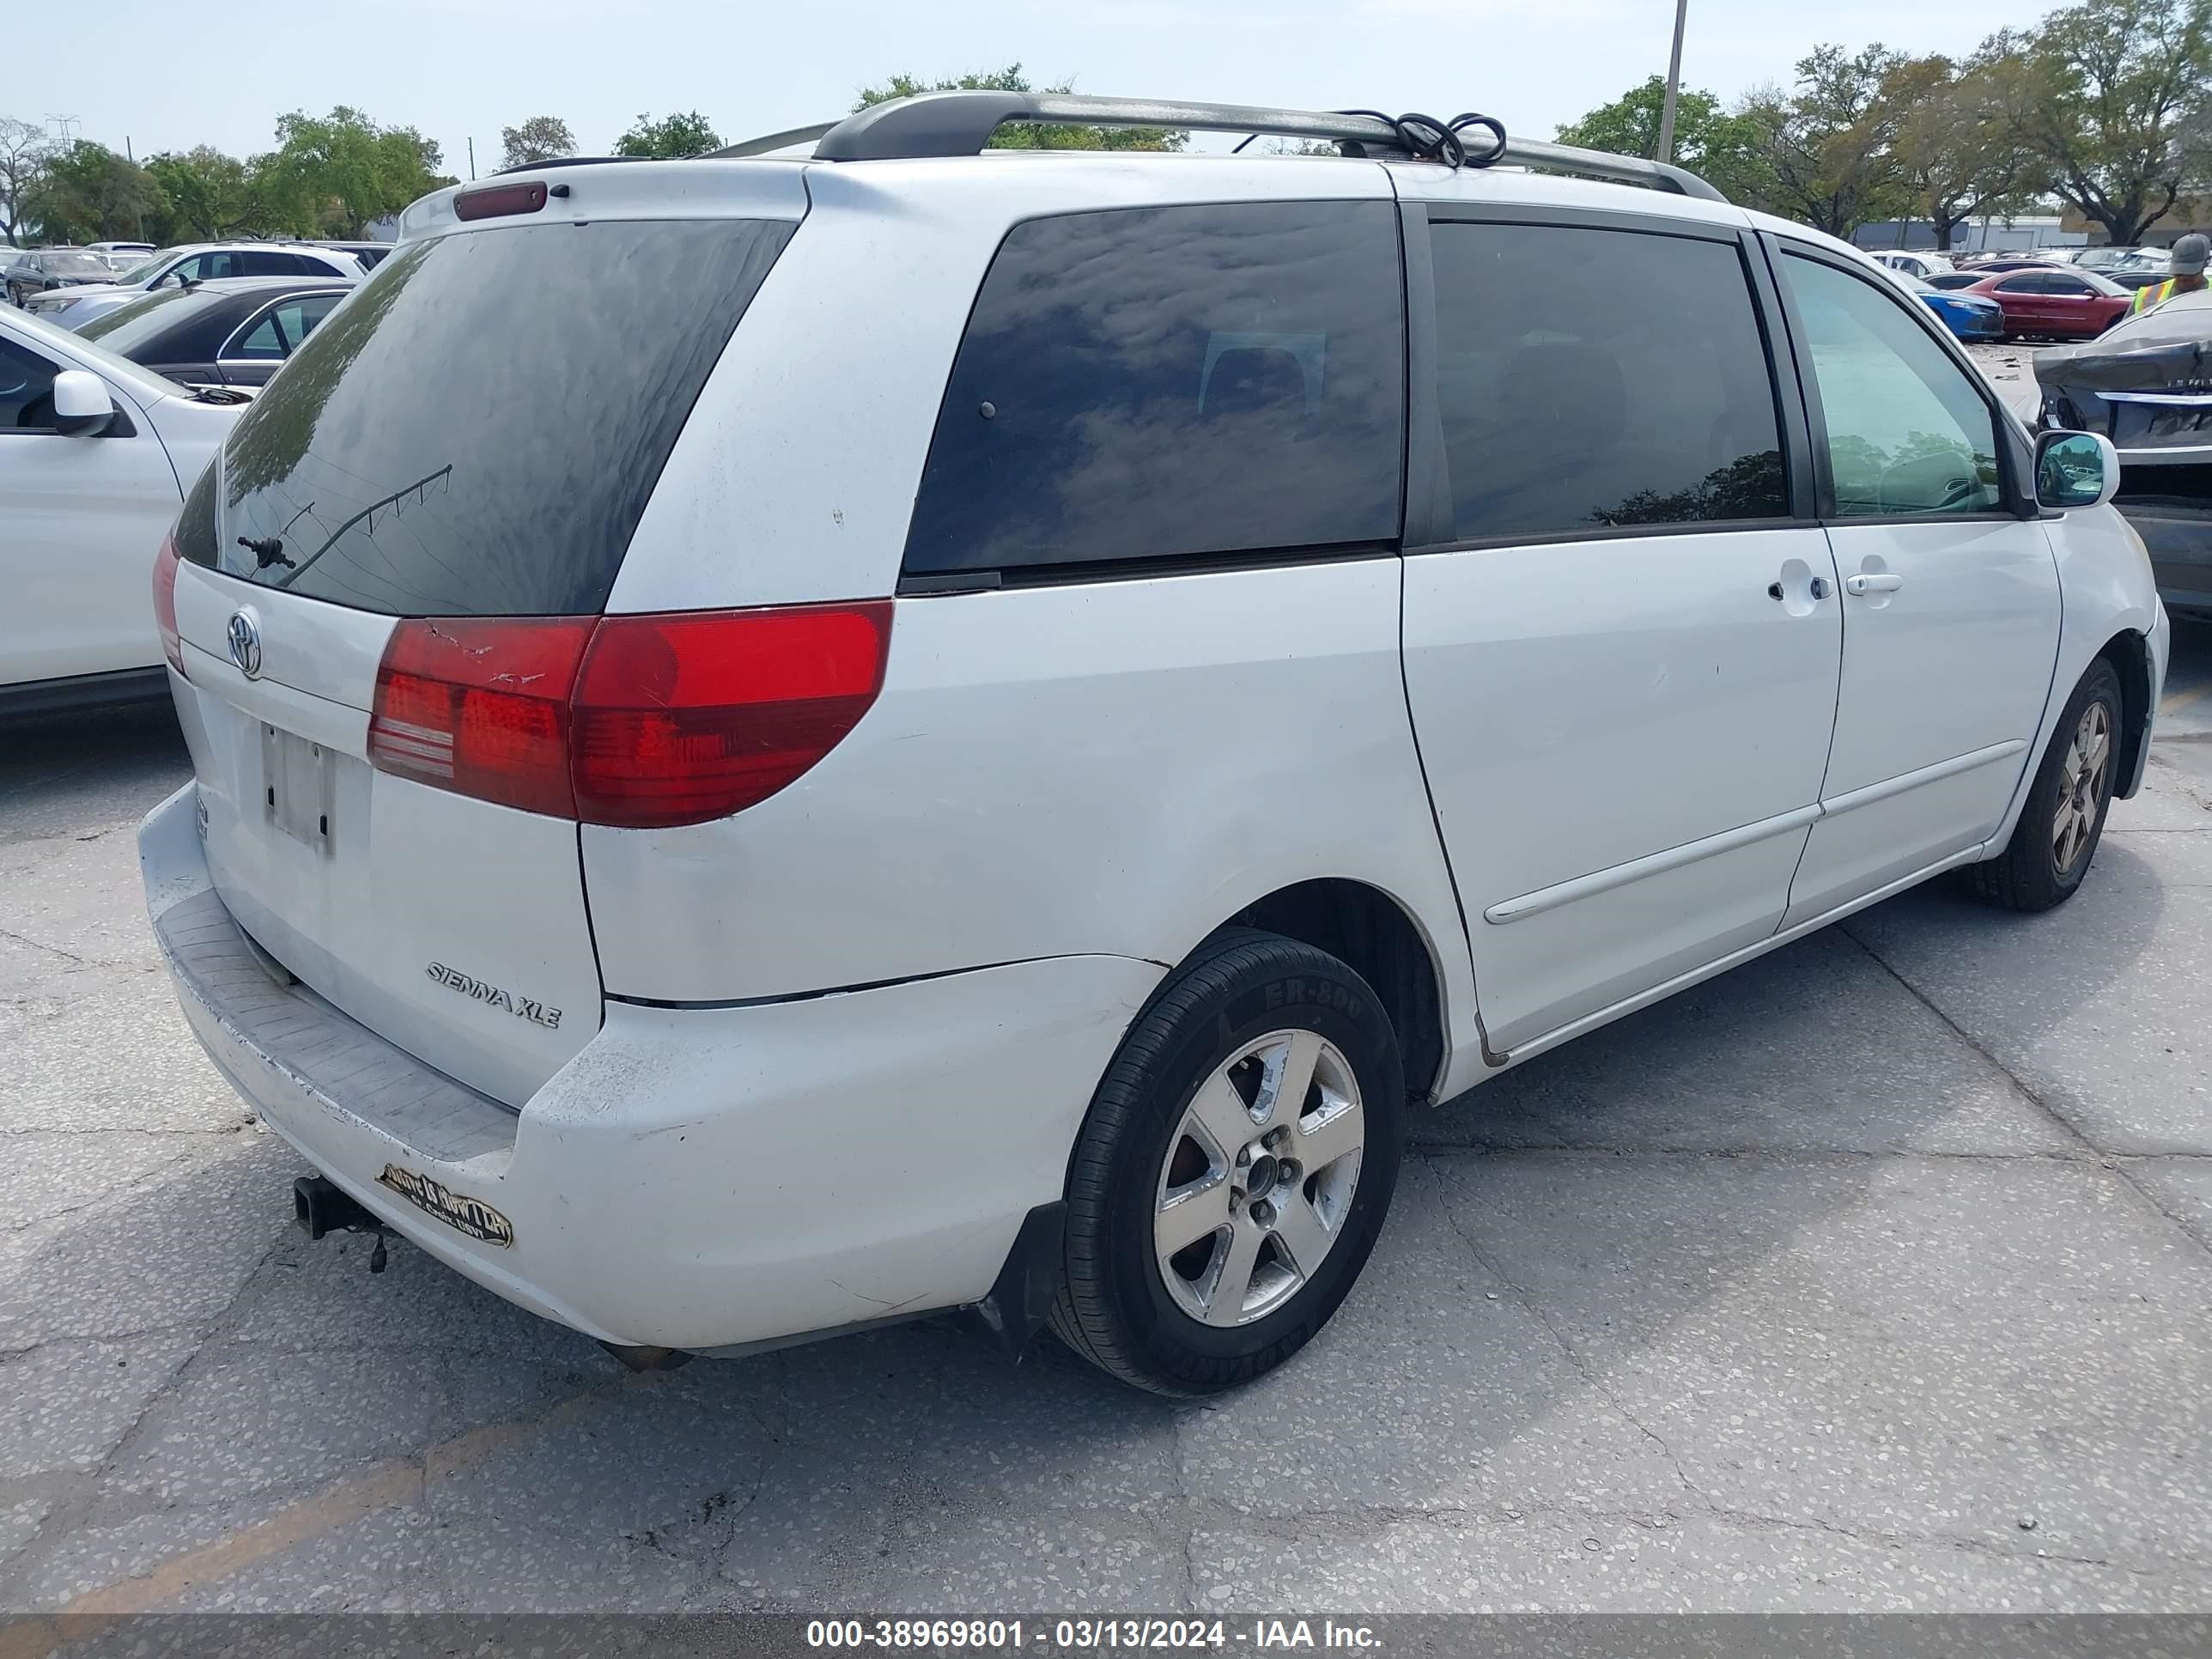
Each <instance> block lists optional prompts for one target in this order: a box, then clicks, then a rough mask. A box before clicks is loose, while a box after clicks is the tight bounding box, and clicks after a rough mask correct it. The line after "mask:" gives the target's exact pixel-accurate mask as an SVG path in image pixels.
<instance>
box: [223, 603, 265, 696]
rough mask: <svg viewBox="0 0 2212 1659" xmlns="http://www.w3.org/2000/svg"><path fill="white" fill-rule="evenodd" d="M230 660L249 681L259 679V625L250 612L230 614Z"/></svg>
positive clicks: (233, 612)
mask: <svg viewBox="0 0 2212 1659" xmlns="http://www.w3.org/2000/svg"><path fill="white" fill-rule="evenodd" d="M230 659H231V660H232V661H233V662H234V663H236V664H237V665H238V671H239V672H240V673H241V674H243V675H245V676H246V678H248V679H249V680H258V679H259V678H261V623H260V622H259V621H258V619H257V618H256V617H255V616H254V614H253V613H252V611H232V612H231V613H230Z"/></svg>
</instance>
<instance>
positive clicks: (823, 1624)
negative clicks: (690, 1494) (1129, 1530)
mask: <svg viewBox="0 0 2212 1659" xmlns="http://www.w3.org/2000/svg"><path fill="white" fill-rule="evenodd" d="M806 1644H807V1646H809V1647H810V1648H822V1649H831V1650H835V1649H840V1648H851V1649H861V1648H895V1649H896V1648H908V1649H914V1648H921V1649H935V1650H940V1651H946V1650H950V1651H957V1650H961V1649H963V1648H964V1649H966V1650H969V1651H970V1652H981V1653H992V1652H1018V1651H1021V1650H1030V1649H1033V1650H1038V1651H1045V1652H1058V1653H1105V1652H1112V1651H1131V1650H1174V1649H1184V1648H1212V1649H1219V1648H1225V1647H1231V1646H1235V1647H1246V1648H1258V1649H1274V1648H1288V1649H1299V1648H1313V1649H1321V1648H1338V1649H1346V1650H1354V1651H1360V1650H1373V1649H1376V1648H1378V1647H1380V1646H1381V1645H1382V1644H1381V1641H1380V1638H1378V1637H1377V1636H1376V1632H1374V1630H1373V1629H1372V1627H1370V1626H1366V1625H1352V1624H1339V1623H1337V1622H1336V1621H1335V1620H1333V1619H1320V1620H1312V1619H1253V1620H1245V1621H1242V1622H1240V1623H1238V1624H1235V1625H1231V1624H1230V1623H1229V1622H1228V1621H1227V1620H1221V1619H1056V1620H1042V1619H875V1620H866V1619H817V1620H811V1621H809V1623H808V1624H807V1626H806Z"/></svg>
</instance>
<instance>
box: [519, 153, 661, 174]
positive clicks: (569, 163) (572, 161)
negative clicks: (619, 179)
mask: <svg viewBox="0 0 2212 1659" xmlns="http://www.w3.org/2000/svg"><path fill="white" fill-rule="evenodd" d="M645 159H646V158H645V157H644V156H642V155H549V156H547V157H546V158H545V159H544V161H517V162H516V163H515V164H514V165H513V167H495V168H493V169H492V170H491V171H490V172H489V173H486V174H484V177H485V178H487V179H497V178H501V177H502V176H504V175H505V174H507V173H537V172H539V171H541V170H542V169H544V168H546V167H598V166H599V164H600V163H602V162H604V161H644V160H645Z"/></svg>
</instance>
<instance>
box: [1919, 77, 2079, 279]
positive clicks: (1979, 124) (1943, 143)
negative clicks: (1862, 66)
mask: <svg viewBox="0 0 2212 1659" xmlns="http://www.w3.org/2000/svg"><path fill="white" fill-rule="evenodd" d="M1882 97H1883V99H1884V100H1886V101H1887V102H1888V103H1889V104H1890V105H1891V106H1893V107H1895V108H1896V109H1898V110H1899V111H1901V112H1902V113H1901V115H1900V116H1899V121H1898V126H1897V153H1898V159H1899V162H1900V163H1901V164H1902V166H1903V167H1904V171H1905V179H1906V183H1907V187H1908V188H1909V189H1910V190H1911V194H1912V197H1913V202H1914V208H1915V210H1916V211H1917V213H1918V215H1919V216H1920V217H1922V218H1923V219H1925V220H1927V221H1928V222H1929V227H1930V228H1932V229H1933V230H1934V231H1935V233H1936V246H1937V247H1938V248H1948V247H1949V246H1951V238H1952V234H1953V233H1954V231H1956V230H1957V229H1958V228H1959V227H1960V225H1962V224H1964V223H1965V222H1966V221H1967V220H1969V219H1971V218H1972V217H1973V216H1975V215H1977V214H1979V213H1986V212H1990V211H1994V210H1996V209H1999V208H2012V207H2015V206H2018V205H2021V204H2024V203H2026V202H2027V201H2028V200H2031V199H2033V197H2034V196H2035V195H2037V194H2038V193H2039V187H2040V186H2041V185H2043V183H2044V182H2045V180H2044V177H2043V175H2042V173H2041V169H2040V168H2039V166H2038V164H2037V161H2036V158H2035V156H2034V155H2033V152H2031V151H2030V150H2029V149H2028V147H2027V145H2026V144H2024V143H2021V138H2020V136H2019V134H2018V133H2017V132H2016V131H2015V130H2014V129H2013V127H2012V125H2011V124H2010V123H2009V122H2008V121H2006V120H2005V119H2004V118H2003V113H2002V109H2001V107H2000V100H1999V97H1998V92H1997V86H1996V79H1995V76H1993V74H1992V72H1991V69H1990V63H1989V61H1988V60H1987V59H1986V58H1972V59H1970V60H1969V61H1968V62H1966V64H1953V63H1952V62H1951V60H1950V59H1949V58H1942V57H1931V58H1906V59H1905V60H1903V61H1902V62H1900V63H1899V64H1897V65H1896V66H1895V67H1894V68H1893V70H1891V71H1890V74H1889V78H1888V82H1887V85H1886V86H1885V87H1884V88H1883V90H1882Z"/></svg>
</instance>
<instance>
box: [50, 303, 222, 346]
mask: <svg viewBox="0 0 2212 1659" xmlns="http://www.w3.org/2000/svg"><path fill="white" fill-rule="evenodd" d="M223 303H224V299H223V296H222V295H220V294H210V293H208V292H206V291H205V290H204V289H181V288H157V289H155V290H154V291H153V292H152V293H151V294H146V295H140V296H139V297H138V298H137V299H136V300H133V301H130V302H129V303H128V304H126V305H119V306H118V307H115V309H114V310H112V311H111V312H108V313H106V314H105V315H103V316H99V317H95V318H94V319H92V320H91V321H90V322H88V323H87V324H86V325H84V326H83V327H82V328H81V329H79V330H78V331H77V337H78V338H79V339H81V340H97V341H99V342H100V343H101V344H102V345H104V346H106V348H107V349H109V350H110V351H113V352H118V353H120V354H121V355H123V356H126V357H127V356H130V355H131V352H132V351H134V350H135V349H137V348H138V347H139V346H142V345H143V344H144V343H146V342H147V341H149V340H150V339H152V338H153V337H155V335H156V334H161V333H165V332H167V331H168V329H169V328H170V327H172V326H173V325H175V324H177V323H180V322H182V321H184V320H185V318H187V317H190V316H191V315H192V313H195V312H197V311H204V310H206V309H207V308H208V307H211V306H219V305H222V304H223Z"/></svg>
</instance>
